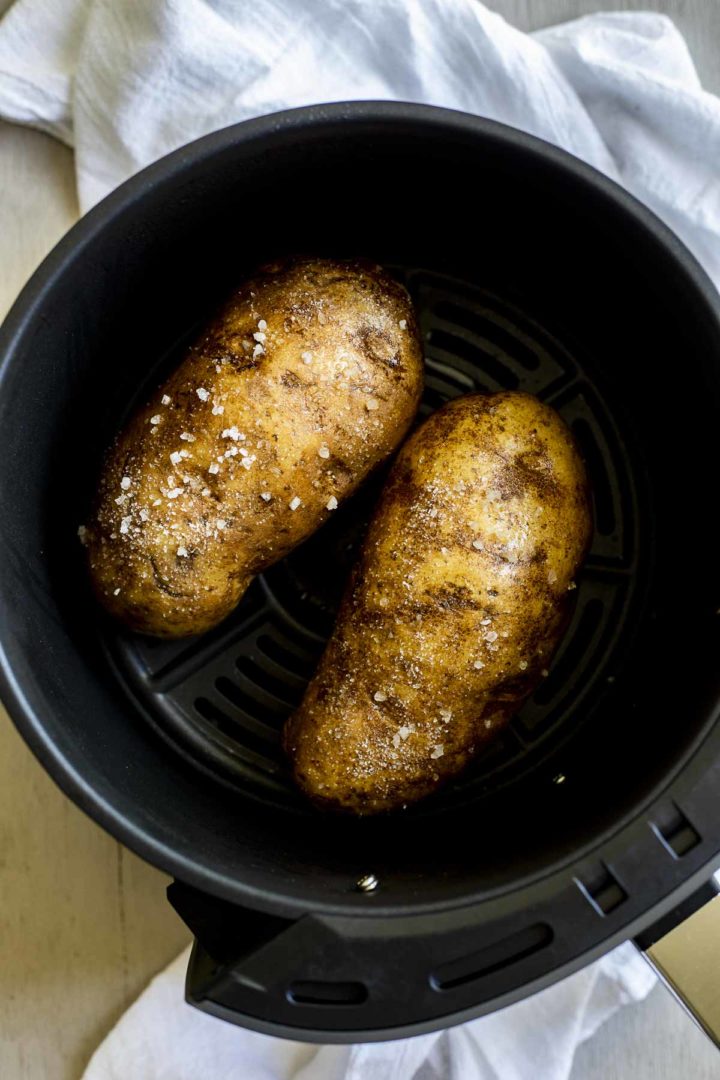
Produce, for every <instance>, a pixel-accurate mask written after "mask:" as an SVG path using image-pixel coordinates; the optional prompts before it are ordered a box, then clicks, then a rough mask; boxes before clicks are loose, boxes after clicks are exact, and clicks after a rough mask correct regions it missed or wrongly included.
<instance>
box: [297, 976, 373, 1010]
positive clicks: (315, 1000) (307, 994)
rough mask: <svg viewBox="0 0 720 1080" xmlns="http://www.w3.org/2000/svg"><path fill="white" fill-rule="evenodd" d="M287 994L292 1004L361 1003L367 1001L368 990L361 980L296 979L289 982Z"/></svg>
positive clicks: (334, 1004)
mask: <svg viewBox="0 0 720 1080" xmlns="http://www.w3.org/2000/svg"><path fill="white" fill-rule="evenodd" d="M287 996H288V1000H289V1001H291V1002H292V1004H293V1005H326V1006H338V1005H362V1003H363V1002H364V1001H367V998H368V991H367V987H366V986H365V985H364V984H363V983H361V982H328V981H325V980H320V979H311V980H301V979H298V980H296V981H295V982H293V983H290V986H289V987H288V993H287Z"/></svg>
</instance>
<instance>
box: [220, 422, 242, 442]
mask: <svg viewBox="0 0 720 1080" xmlns="http://www.w3.org/2000/svg"><path fill="white" fill-rule="evenodd" d="M221 437H222V438H223V439H232V440H233V441H234V442H237V441H238V440H239V438H240V432H239V431H238V429H237V427H236V426H235V424H233V426H232V427H226V428H225V429H224V431H223V433H222V436H221Z"/></svg>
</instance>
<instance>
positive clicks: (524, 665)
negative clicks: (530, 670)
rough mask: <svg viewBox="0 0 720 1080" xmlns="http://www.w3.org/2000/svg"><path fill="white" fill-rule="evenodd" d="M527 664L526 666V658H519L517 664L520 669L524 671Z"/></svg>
mask: <svg viewBox="0 0 720 1080" xmlns="http://www.w3.org/2000/svg"><path fill="white" fill-rule="evenodd" d="M527 666H528V662H527V660H521V661H520V663H519V664H518V667H519V668H520V670H521V671H525V670H526V668H527Z"/></svg>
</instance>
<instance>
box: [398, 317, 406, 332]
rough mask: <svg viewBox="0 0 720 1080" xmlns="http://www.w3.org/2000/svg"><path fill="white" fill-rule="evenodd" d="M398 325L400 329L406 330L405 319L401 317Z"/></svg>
mask: <svg viewBox="0 0 720 1080" xmlns="http://www.w3.org/2000/svg"><path fill="white" fill-rule="evenodd" d="M398 326H399V327H400V329H401V330H407V319H401V320H400V322H399V323H398Z"/></svg>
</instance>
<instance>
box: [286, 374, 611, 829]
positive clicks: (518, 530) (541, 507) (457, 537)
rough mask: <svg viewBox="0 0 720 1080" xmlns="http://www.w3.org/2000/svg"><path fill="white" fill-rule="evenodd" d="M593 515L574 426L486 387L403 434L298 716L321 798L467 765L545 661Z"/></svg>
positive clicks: (397, 798) (435, 782) (418, 792)
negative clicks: (488, 392)
mask: <svg viewBox="0 0 720 1080" xmlns="http://www.w3.org/2000/svg"><path fill="white" fill-rule="evenodd" d="M590 532H591V512H590V504H589V498H588V485H587V479H586V475H585V470H584V468H583V464H582V462H581V460H580V458H579V456H578V452H577V450H576V448H575V445H574V443H573V440H572V437H571V435H570V432H569V430H568V429H567V427H566V426H565V424H564V423H563V421H562V420H561V419H560V417H559V416H558V415H557V414H556V413H555V412H553V410H552V409H550V408H548V407H547V406H545V405H542V404H541V403H540V402H539V401H538V400H537V399H536V398H533V397H531V396H529V395H527V394H521V393H501V394H494V395H484V394H473V395H469V396H467V397H463V398H458V399H457V400H455V401H452V402H450V403H449V404H448V405H445V406H444V408H442V409H440V410H439V411H438V412H436V413H435V414H434V415H432V416H431V417H430V419H429V420H427V421H426V422H425V424H423V426H422V427H421V428H420V429H419V430H418V431H417V432H416V433H415V434H414V435H413V436H412V437H411V438H410V439H409V440H408V442H407V443H406V444H405V446H404V447H403V449H402V450H401V452H400V454H399V455H398V458H397V460H396V462H395V464H394V465H393V468H392V470H391V473H390V476H389V479H388V482H387V485H386V487H385V489H384V491H383V494H382V496H381V499H380V503H379V505H378V507H377V510H376V513H375V515H374V518H373V520H372V522H371V524H370V528H369V532H368V535H367V538H366V541H365V544H364V547H363V551H362V555H361V557H360V560H359V562H358V564H357V566H356V568H355V572H354V574H353V577H352V579H351V582H350V585H349V588H348V591H347V593H346V596H345V598H344V600H343V604H342V606H341V610H340V613H339V617H338V620H337V625H336V627H335V631H334V633H333V636H332V638H331V639H330V642H329V644H328V646H327V649H326V651H325V653H324V655H323V657H322V659H321V661H320V666H319V668H318V671H317V673H316V675H315V677H314V678H313V680H312V682H311V683H310V685H309V687H308V690H307V693H306V695H305V698H304V700H303V702H302V704H301V705H300V708H299V709H298V710H297V712H296V713H295V714H294V715H293V716H292V717H291V718H290V720H289V721H288V724H287V725H286V729H285V746H286V749H287V751H288V753H289V755H290V757H291V759H292V762H293V766H294V772H295V777H296V779H297V782H298V784H299V785H300V787H301V788H302V789H303V790H304V791H305V792H306V793H307V794H308V795H309V796H310V797H311V798H312V799H313V800H314V801H315V802H316V803H317V804H318V805H320V806H323V807H327V808H330V809H341V810H349V811H353V812H355V813H357V814H371V813H376V812H378V811H384V810H394V809H398V808H400V807H402V806H404V805H405V804H407V803H409V802H412V801H414V800H416V799H420V798H422V797H423V796H426V795H428V794H430V793H431V792H433V791H435V790H436V788H438V787H439V786H440V785H441V784H442V783H444V782H445V781H447V780H448V779H450V778H451V777H454V776H457V774H458V773H459V772H460V771H461V770H462V769H464V768H465V766H466V765H467V764H468V762H469V761H470V760H471V759H472V757H473V755H475V754H477V752H478V751H479V750H480V749H482V747H483V746H484V744H485V743H486V742H487V741H488V739H491V738H492V737H493V736H494V735H495V734H496V733H497V732H498V731H499V730H500V729H501V728H502V726H503V725H504V724H505V723H506V722H507V720H508V718H509V717H510V716H512V714H513V713H514V712H515V711H516V710H517V708H518V706H519V705H520V704H521V702H522V700H523V699H524V698H525V697H526V696H527V694H529V693H530V691H531V690H532V689H533V687H534V686H535V685H536V684H537V682H538V681H539V680H540V679H541V678H542V676H543V675H544V674H546V668H547V666H548V664H549V663H550V659H551V657H552V654H553V651H554V650H555V647H556V646H557V644H558V640H559V638H560V635H561V633H562V630H563V628H564V625H565V622H566V616H567V611H568V601H569V598H570V590H572V589H573V588H574V581H573V579H574V577H575V575H576V573H577V571H578V569H579V567H580V564H581V562H582V559H583V555H584V553H585V551H586V548H587V545H588V542H589V537H590Z"/></svg>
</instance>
